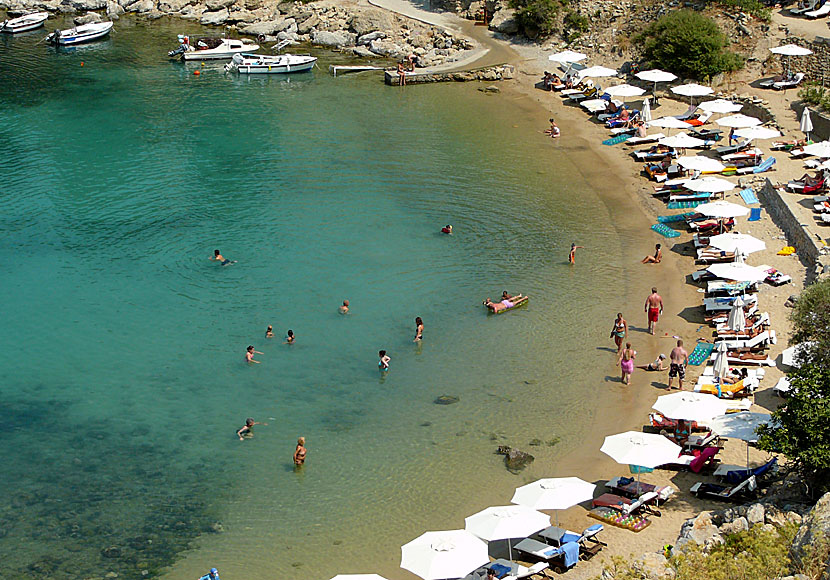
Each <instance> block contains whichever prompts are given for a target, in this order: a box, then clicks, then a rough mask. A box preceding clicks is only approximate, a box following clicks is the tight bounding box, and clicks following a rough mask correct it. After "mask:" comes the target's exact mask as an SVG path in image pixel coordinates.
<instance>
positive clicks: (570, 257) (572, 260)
mask: <svg viewBox="0 0 830 580" xmlns="http://www.w3.org/2000/svg"><path fill="white" fill-rule="evenodd" d="M584 247H585V246H577V245H576V244H571V251H570V252H569V253H568V263H570V264H576V249H577V248H584Z"/></svg>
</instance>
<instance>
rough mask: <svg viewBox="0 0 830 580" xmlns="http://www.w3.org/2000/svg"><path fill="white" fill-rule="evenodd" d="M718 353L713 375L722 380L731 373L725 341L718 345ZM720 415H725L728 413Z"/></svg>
mask: <svg viewBox="0 0 830 580" xmlns="http://www.w3.org/2000/svg"><path fill="white" fill-rule="evenodd" d="M717 351H718V354H717V355H715V362H714V365H713V368H712V373H713V374H714V375H715V376H716V377H718V378H721V379H722V378H723V377H725V376H726V373H728V372H729V346H728V345H727V344H726V341H725V340H722V341H720V342H719V343H718V346H717ZM718 400H720V399H718ZM720 414H721V415H725V414H726V411H724V412H723V413H720ZM713 417H715V415H712V417H709V418H708V419H707V420H710V419H712V418H713Z"/></svg>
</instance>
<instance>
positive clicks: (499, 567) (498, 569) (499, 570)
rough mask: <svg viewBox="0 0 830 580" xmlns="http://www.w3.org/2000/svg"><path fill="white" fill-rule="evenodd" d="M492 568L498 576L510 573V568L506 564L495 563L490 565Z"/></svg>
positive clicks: (501, 576)
mask: <svg viewBox="0 0 830 580" xmlns="http://www.w3.org/2000/svg"><path fill="white" fill-rule="evenodd" d="M490 569H491V570H492V571H493V572H495V573H496V578H504V577H505V576H507V575H508V574H510V568H508V567H507V566H505V565H504V564H493V565H492V566H490Z"/></svg>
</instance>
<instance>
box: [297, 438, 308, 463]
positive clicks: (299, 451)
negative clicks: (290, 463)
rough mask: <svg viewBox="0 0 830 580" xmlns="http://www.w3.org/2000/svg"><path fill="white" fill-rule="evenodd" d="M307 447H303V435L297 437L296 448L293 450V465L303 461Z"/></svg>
mask: <svg viewBox="0 0 830 580" xmlns="http://www.w3.org/2000/svg"><path fill="white" fill-rule="evenodd" d="M306 453H308V449H306V448H305V437H300V438H298V439H297V448H296V449H295V450H294V465H296V466H300V465H302V464H303V463H305V456H306Z"/></svg>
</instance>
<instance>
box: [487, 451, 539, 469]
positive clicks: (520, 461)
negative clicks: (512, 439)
mask: <svg viewBox="0 0 830 580" xmlns="http://www.w3.org/2000/svg"><path fill="white" fill-rule="evenodd" d="M496 453H498V454H499V455H504V456H505V458H504V465H505V467H507V471H509V472H510V473H518V472H519V471H521V470H522V469H524V468H525V467H527V466H528V465H530V464H531V463H533V460H534V459H535V458H534V457H533V456H532V455H531V454H530V453H525V452H524V451H519V450H518V449H513V448H512V447H510V446H509V445H499V447H498V449H496Z"/></svg>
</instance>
